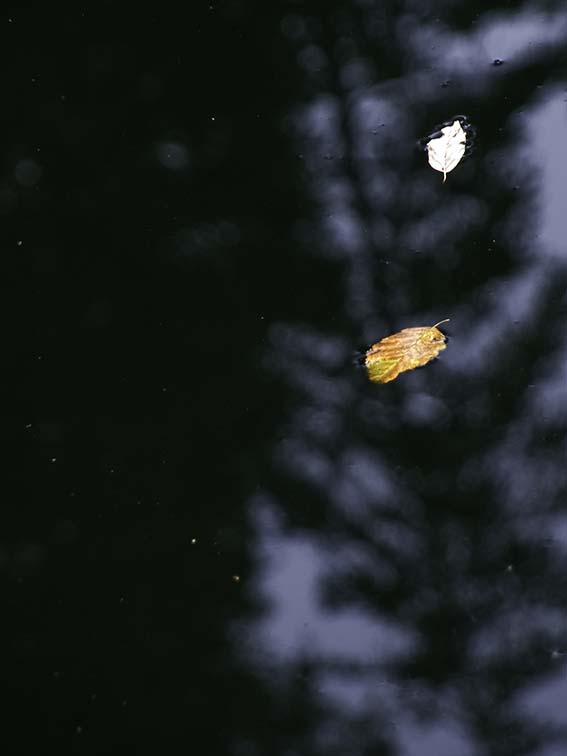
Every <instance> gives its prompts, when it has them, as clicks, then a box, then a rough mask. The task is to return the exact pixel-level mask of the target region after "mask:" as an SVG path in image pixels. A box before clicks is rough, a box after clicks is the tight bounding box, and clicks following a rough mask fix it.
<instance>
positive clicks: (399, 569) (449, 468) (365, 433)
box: [272, 3, 567, 756]
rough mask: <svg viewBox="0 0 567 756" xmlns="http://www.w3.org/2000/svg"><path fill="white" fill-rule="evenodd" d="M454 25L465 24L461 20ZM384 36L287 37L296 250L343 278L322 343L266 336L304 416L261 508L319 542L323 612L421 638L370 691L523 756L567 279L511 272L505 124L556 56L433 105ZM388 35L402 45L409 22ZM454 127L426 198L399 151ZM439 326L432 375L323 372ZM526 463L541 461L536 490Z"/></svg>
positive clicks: (325, 18) (557, 635)
mask: <svg viewBox="0 0 567 756" xmlns="http://www.w3.org/2000/svg"><path fill="white" fill-rule="evenodd" d="M453 7H454V8H455V11H454V13H455V19H456V18H457V16H458V17H459V19H458V20H459V23H460V24H464V23H465V21H464V19H465V18H466V16H467V13H468V10H470V8H469V9H468V10H467V5H466V4H465V3H460V4H458V5H457V6H455V5H454V4H453ZM471 7H472V6H471ZM456 8H458V12H457V10H456ZM471 12H472V11H471ZM474 14H476V9H474ZM388 17H389V6H388V4H383V3H381V4H380V9H379V10H378V9H377V8H375V7H372V8H370V7H368V8H366V7H363V6H362V5H361V6H358V7H357V6H355V7H347V6H344V5H337V6H332V7H331V8H327V7H326V10H325V12H323V13H322V14H321V16H318V17H315V16H314V17H311V18H307V17H305V18H304V17H301V18H300V17H294V18H293V19H292V20H289V21H288V24H287V30H288V32H289V36H290V37H291V38H292V39H293V41H294V43H295V44H296V45H297V53H298V58H299V60H300V61H301V63H302V65H304V67H305V70H306V72H307V76H306V79H307V85H306V87H305V93H306V94H305V100H304V101H303V102H302V103H301V104H300V103H298V106H297V110H296V117H295V124H296V132H297V138H298V140H299V143H300V145H301V147H300V149H301V152H302V154H303V155H304V157H305V165H306V176H307V178H308V181H309V185H310V186H311V189H312V195H313V197H314V200H315V210H314V213H313V217H312V218H311V219H310V227H309V226H308V225H307V224H305V225H304V228H306V229H307V228H309V230H308V231H305V241H306V244H307V243H309V245H310V247H311V248H312V249H313V251H314V253H315V255H323V256H324V255H325V254H330V255H331V256H332V257H335V258H337V259H340V260H342V264H343V268H344V296H343V307H342V311H339V312H337V313H336V318H335V319H334V322H333V323H332V324H328V323H327V324H325V325H324V324H323V323H319V324H318V326H319V328H320V336H319V337H317V336H316V334H315V333H313V332H312V333H311V334H308V333H307V332H306V330H305V329H304V328H303V329H302V328H300V327H298V326H289V327H284V326H282V327H281V328H280V331H279V332H278V336H277V341H275V342H274V347H275V348H276V345H277V352H278V354H277V356H276V355H274V359H275V360H276V361H277V363H276V364H277V365H278V367H279V368H281V369H282V370H283V371H286V372H287V374H288V375H289V378H290V381H291V383H292V385H294V387H295V388H296V393H297V394H298V395H299V396H302V397H303V407H300V408H299V409H298V410H297V411H296V413H295V415H294V416H292V418H291V420H290V422H289V423H288V425H287V428H286V430H287V434H286V436H287V439H286V444H285V446H284V447H281V448H280V449H279V451H278V454H277V456H276V461H277V466H276V473H275V478H274V480H273V481H272V489H273V490H274V491H275V492H277V493H278V495H279V496H280V498H281V499H282V500H283V501H284V502H285V508H286V512H287V513H288V519H289V523H290V525H291V526H293V525H295V524H300V525H301V526H302V527H304V528H305V527H308V528H311V527H313V528H315V529H316V531H317V533H318V538H319V540H320V541H321V543H322V544H323V547H324V546H325V544H326V540H327V536H328V537H329V543H332V549H331V550H332V554H333V564H334V565H335V566H334V567H333V570H332V576H331V574H330V575H329V578H328V580H327V582H326V588H325V596H326V599H327V602H328V604H329V605H330V606H335V607H344V606H346V605H348V604H356V605H358V606H360V607H363V608H364V609H365V610H366V611H367V612H368V616H369V617H370V616H372V615H376V616H378V617H384V616H388V617H390V618H391V619H392V620H394V621H396V622H398V623H399V624H400V626H402V627H406V628H407V629H410V630H412V631H413V632H415V633H416V634H417V637H418V642H417V644H416V647H415V649H413V651H411V652H409V653H408V654H406V655H404V656H403V657H402V658H398V659H392V660H390V661H388V662H387V663H384V664H383V665H382V666H381V670H382V672H384V670H387V671H388V674H389V676H390V679H391V680H393V681H396V680H397V681H399V682H400V683H402V682H403V681H404V680H407V681H413V683H415V684H419V685H420V686H421V687H422V693H423V694H424V695H426V694H427V692H429V694H430V695H432V696H433V697H435V696H438V695H442V694H443V692H445V693H446V692H448V691H452V693H453V695H456V696H457V701H458V705H457V706H456V708H457V711H458V712H459V714H458V717H459V718H460V720H461V723H462V724H463V725H464V726H465V727H466V729H467V730H468V733H469V736H470V738H471V739H472V740H473V742H474V743H475V747H476V748H477V749H478V748H480V749H482V750H481V751H478V752H479V753H480V752H483V753H484V752H486V753H501V754H510V756H512V755H514V756H515V755H516V754H533V753H536V751H537V750H538V748H539V747H540V746H542V745H544V744H545V743H546V742H548V741H549V742H551V741H552V740H553V739H554V738H555V737H556V736H558V733H556V732H555V731H554V730H553V728H552V727H548V726H547V725H545V726H544V725H543V724H540V723H539V722H538V721H537V720H536V718H535V717H532V716H530V715H529V714H526V713H525V712H523V711H522V710H521V708H519V701H518V698H519V696H520V694H523V693H526V692H528V691H529V690H530V689H531V688H532V687H533V686H534V685H536V684H541V683H543V681H544V680H545V679H546V676H548V675H551V674H552V673H553V671H554V670H556V669H557V659H556V658H555V655H554V653H553V649H555V648H557V647H558V646H560V644H561V638H562V635H561V632H562V625H561V621H560V619H559V618H558V613H559V612H560V610H561V607H562V604H563V602H564V589H565V577H564V576H565V574H566V568H567V564H565V560H564V556H563V557H562V556H561V554H560V553H559V551H558V549H557V548H556V547H555V546H554V545H553V544H547V543H546V541H545V537H544V534H545V530H544V531H543V532H542V530H541V529H534V528H533V524H534V522H536V521H538V519H539V520H541V521H542V523H543V527H544V528H547V529H550V528H551V527H552V523H553V513H554V512H558V511H560V509H561V504H560V502H561V501H563V498H562V497H564V496H565V494H566V487H565V478H564V475H563V474H562V471H561V469H562V468H561V464H562V460H561V456H562V449H561V439H562V433H563V432H564V423H563V422H562V420H561V419H557V417H556V418H555V419H553V418H550V417H548V418H547V419H545V420H542V417H541V414H540V413H539V412H538V411H537V410H536V408H535V406H534V402H532V399H531V394H532V393H533V389H534V387H535V390H536V392H537V393H538V394H542V395H544V394H545V391H544V385H543V382H542V381H543V378H545V380H548V379H549V376H544V375H543V374H542V363H543V362H544V361H547V362H548V363H549V360H550V358H553V356H554V355H556V354H557V350H558V349H559V348H560V346H561V336H560V330H561V328H562V327H563V324H562V323H558V318H557V313H558V312H559V302H560V297H561V295H562V291H563V288H564V284H565V269H564V267H562V266H561V265H559V264H558V263H553V262H551V261H550V260H549V259H548V258H546V256H545V251H542V250H539V251H538V252H537V255H538V258H539V259H535V260H534V262H533V263H531V264H530V265H529V266H528V265H527V264H526V263H525V262H524V260H525V257H526V246H527V243H528V241H529V240H531V239H532V238H533V232H532V229H531V224H533V222H534V211H533V209H532V205H531V201H530V199H531V198H530V193H531V191H532V187H531V186H530V183H529V181H528V169H527V167H526V168H525V169H524V170H523V172H522V169H520V168H518V167H517V166H515V165H513V164H512V163H513V160H514V154H515V149H516V140H517V134H513V133H511V132H510V130H509V129H508V123H509V120H510V117H511V114H513V113H514V112H515V111H517V110H518V109H521V108H526V107H528V106H529V105H530V104H531V103H533V102H535V101H536V97H537V89H536V88H537V86H538V85H539V84H541V83H545V82H547V81H551V80H552V79H553V77H554V75H555V65H556V63H557V62H558V60H559V51H558V47H557V46H555V45H553V44H550V45H548V46H547V47H545V46H544V47H543V48H540V50H539V52H538V53H534V54H531V55H526V56H524V57H523V58H522V59H521V60H520V61H516V62H515V63H514V65H513V66H510V67H509V71H508V73H507V74H506V75H505V76H501V75H495V74H494V70H493V69H492V70H490V69H487V71H486V73H485V74H482V72H480V71H479V69H478V67H476V68H475V69H474V70H472V71H471V72H470V74H469V75H468V76H467V75H466V74H463V73H462V72H461V74H460V78H459V80H458V81H453V84H452V86H451V87H448V88H446V87H432V86H431V78H432V76H431V75H429V78H428V79H427V80H424V77H423V75H421V74H419V75H416V74H415V73H412V72H411V68H410V71H409V72H408V73H406V71H405V65H404V63H405V61H406V60H408V59H411V54H412V53H411V42H412V38H411V35H410V36H409V37H408V36H406V37H404V38H403V41H404V48H403V49H404V52H403V54H402V49H401V47H400V44H401V41H402V40H401V35H396V34H391V33H390V32H391V28H393V16H390V18H389V21H390V22H389V23H388ZM396 24H397V28H398V29H401V28H404V29H407V28H409V26H411V24H410V20H409V18H407V19H404V17H401V18H400V17H396ZM386 29H387V30H388V33H387V34H386V33H384V30H386ZM473 80H474V81H473ZM371 81H378V82H379V83H377V84H374V85H373V86H370V82H371ZM459 112H466V113H467V114H468V115H470V116H471V120H472V121H473V122H474V124H475V125H476V126H477V127H478V131H479V135H480V143H481V147H480V150H479V153H477V157H476V158H475V159H474V160H471V161H469V162H468V163H467V164H466V166H463V167H462V168H460V169H459V171H458V172H455V174H454V175H452V176H451V188H450V189H449V190H447V191H443V190H441V189H440V187H439V186H437V182H436V181H435V178H429V177H428V176H427V175H426V170H427V169H426V168H425V167H423V165H422V163H423V160H422V163H419V162H418V160H420V159H421V156H419V155H417V156H414V157H413V158H412V157H411V155H410V151H409V148H410V145H412V143H413V141H414V140H415V138H417V137H418V136H419V135H420V134H423V133H427V131H428V128H430V127H431V124H432V123H434V122H435V121H436V120H442V119H441V118H439V117H438V116H442V115H443V114H445V115H447V114H451V113H459ZM483 155H484V156H485V157H484V158H483ZM493 155H494V156H495V155H498V156H499V157H498V158H496V157H492V156H493ZM506 160H508V164H509V170H508V171H506V170H503V168H504V161H506ZM495 162H497V163H498V170H495ZM512 176H513V177H514V178H513V180H512V178H511V177H512ZM518 184H521V185H524V186H525V187H526V188H525V189H524V190H523V191H522V190H520V189H519V188H518ZM518 204H521V205H523V207H524V212H523V214H522V217H521V218H518V216H517V215H515V216H513V211H514V208H515V206H517V205H518ZM512 216H513V217H514V221H513V224H512V225H511V224H510V222H509V220H508V219H509V218H510V217H512ZM505 224H508V225H507V226H506V225H505ZM314 227H318V228H319V229H320V230H319V231H314V230H313V228H314ZM317 237H318V238H320V239H321V240H322V241H321V242H320V243H319V244H317V242H316V241H314V240H315V239H316V238H317ZM532 256H533V255H532ZM534 281H535V282H536V284H535V285H533V282H534ZM503 282H504V283H503ZM505 282H507V283H508V288H506V283H505ZM530 282H531V284H530ZM530 285H532V291H531V292H530V293H529V294H528V289H529V287H530ZM494 287H497V288H498V290H499V292H500V294H499V299H498V301H496V302H492V303H491V299H490V296H489V295H488V294H487V292H489V290H490V288H494ZM522 287H523V290H524V292H525V294H524V296H523V297H522V296H520V297H519V298H518V299H517V300H516V299H515V298H516V296H517V295H516V291H517V290H518V289H520V290H522ZM507 298H508V303H507V304H505V305H504V304H503V303H505V302H506V299H507ZM512 311H513V312H514V317H513V318H511V317H510V316H509V315H508V314H507V313H508V312H512ZM424 312H426V314H425V315H424V314H423V313H424ZM416 313H420V315H419V317H418V316H417V315H416ZM444 315H451V318H452V324H454V323H455V321H456V326H455V327H456V329H458V336H457V337H456V338H455V341H454V342H453V344H452V349H453V350H455V351H458V350H459V349H460V352H459V354H458V355H457V358H456V360H455V363H454V364H453V365H452V364H451V361H450V360H449V359H446V360H445V361H444V362H443V368H442V369H441V368H440V369H439V370H438V371H437V372H435V371H433V370H430V372H428V373H427V376H424V375H419V376H415V377H414V376H412V377H411V378H408V379H407V381H406V382H405V383H403V382H402V383H400V385H397V386H396V387H395V388H392V390H391V391H390V390H386V391H384V390H380V391H376V390H375V388H374V387H370V388H369V387H368V386H363V385H362V384H361V383H359V382H357V383H355V382H356V380H357V379H356V377H352V378H349V377H348V375H347V374H346V372H344V371H341V370H340V368H339V367H338V366H337V363H336V354H337V346H336V345H337V342H340V344H344V343H345V342H346V341H352V338H353V336H354V338H356V339H358V340H359V341H360V342H362V343H364V341H369V340H371V339H372V338H374V337H376V335H377V332H378V333H379V332H380V331H382V332H384V331H386V332H387V330H389V329H392V328H393V326H394V325H396V324H398V323H399V322H400V320H402V319H403V320H407V319H408V318H409V317H410V316H411V317H412V319H413V320H414V321H415V319H416V317H417V319H418V320H420V321H421V320H423V321H424V322H428V319H430V320H431V322H434V319H435V318H436V317H437V316H439V317H442V316H444ZM296 318H301V313H300V312H297V314H296ZM382 318H383V319H384V320H382ZM311 321H312V322H313V319H311ZM324 332H325V333H324ZM282 334H284V335H283V337H282ZM468 334H470V335H468ZM457 339H461V346H460V347H459V344H458V341H457ZM302 342H303V343H304V344H305V347H304V349H303V353H302V347H301V343H302ZM317 352H318V353H319V354H320V355H321V357H320V358H317V357H313V355H314V354H315V353H317ZM333 352H335V359H334V360H333V357H332V355H333ZM338 353H339V354H340V349H339V352H338ZM329 355H331V357H330V358H329ZM317 364H318V365H319V370H317ZM559 377H560V376H559V375H558V374H557V373H555V380H556V381H557V380H559ZM331 380H332V381H333V385H330V381H331ZM353 384H354V385H353ZM541 401H545V399H542V400H541ZM317 416H318V417H319V418H320V420H319V423H318V424H317V423H316V422H310V423H306V422H305V420H306V418H309V417H310V418H312V419H313V418H314V417H315V418H316V417H317ZM321 426H323V427H324V428H325V429H326V432H325V431H324V430H322V429H321ZM314 427H317V430H316V431H315V432H314V431H313V428H314ZM534 455H537V457H538V458H541V457H544V460H542V464H544V465H545V477H544V479H543V480H541V479H540V475H539V473H538V466H537V465H531V467H530V458H533V457H534ZM368 460H371V462H370V469H369V465H368ZM373 465H374V467H375V469H372V466H373ZM282 471H283V475H282ZM519 481H521V483H520V482H519ZM307 502H309V503H307ZM316 502H318V503H319V506H317V507H315V503H316ZM329 507H332V509H331V512H329ZM306 512H309V513H310V515H307V514H306ZM323 512H326V514H325V516H323ZM549 532H551V531H549ZM353 554H354V555H355V556H354V557H352V555H353ZM349 555H350V557H351V558H350V559H349ZM337 556H338V557H339V558H337ZM337 563H338V564H339V566H338V567H337V566H336V565H337ZM528 617H530V621H528V620H527V618H528ZM329 662H330V660H329ZM325 667H326V661H325V660H324V659H322V660H320V669H321V671H323V670H324V669H325ZM355 752H356V753H358V751H356V749H352V748H351V749H350V750H349V753H355ZM475 752H477V751H475ZM360 753H365V751H364V750H360Z"/></svg>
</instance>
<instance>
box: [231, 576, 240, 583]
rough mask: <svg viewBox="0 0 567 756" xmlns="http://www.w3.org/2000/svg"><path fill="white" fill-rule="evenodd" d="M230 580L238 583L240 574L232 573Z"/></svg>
mask: <svg viewBox="0 0 567 756" xmlns="http://www.w3.org/2000/svg"><path fill="white" fill-rule="evenodd" d="M232 582H233V583H240V575H233V576H232Z"/></svg>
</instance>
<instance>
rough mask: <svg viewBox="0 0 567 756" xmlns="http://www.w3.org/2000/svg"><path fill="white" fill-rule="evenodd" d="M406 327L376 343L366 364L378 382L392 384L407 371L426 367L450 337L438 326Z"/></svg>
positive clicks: (444, 321) (371, 376)
mask: <svg viewBox="0 0 567 756" xmlns="http://www.w3.org/2000/svg"><path fill="white" fill-rule="evenodd" d="M448 321H449V318H447V319H446V320H441V321H439V323H436V324H435V325H434V326H425V327H420V328H404V329H403V331H399V333H394V334H393V335H392V336H386V338H385V339H382V340H381V341H378V342H377V343H376V344H373V345H372V346H371V347H370V349H368V351H367V352H366V356H365V359H364V364H365V366H366V370H367V371H368V377H369V378H370V380H371V381H373V382H374V383H388V382H389V381H393V380H394V379H395V378H397V377H398V375H399V374H400V373H404V372H405V371H406V370H413V369H414V368H416V367H421V365H426V364H427V363H428V362H429V361H430V360H432V359H434V358H435V357H437V355H438V354H439V352H441V351H442V350H443V349H445V347H446V342H447V337H446V336H445V335H444V334H443V333H441V331H440V330H439V329H438V327H437V326H440V325H441V323H447V322H448Z"/></svg>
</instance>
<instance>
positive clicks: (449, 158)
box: [427, 120, 467, 181]
mask: <svg viewBox="0 0 567 756" xmlns="http://www.w3.org/2000/svg"><path fill="white" fill-rule="evenodd" d="M466 141H467V135H466V133H465V131H464V129H463V127H462V126H461V122H460V121H459V120H456V121H453V123H452V124H451V125H450V126H445V127H443V128H442V129H441V136H439V137H437V138H435V139H431V140H430V141H429V142H428V143H427V158H428V160H429V165H430V166H431V167H432V168H434V169H435V170H436V171H441V173H442V174H443V181H445V179H446V178H447V174H448V173H449V171H452V170H453V168H454V167H455V166H456V165H457V163H458V162H459V161H460V160H461V158H462V157H463V155H464V154H465V143H466Z"/></svg>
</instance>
